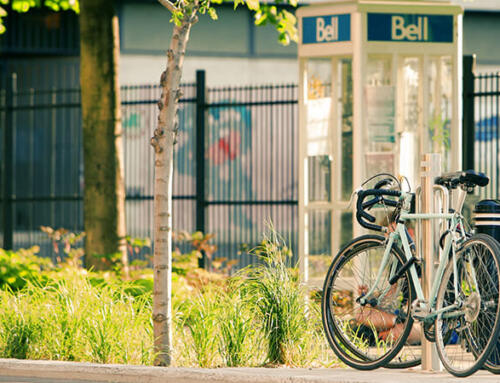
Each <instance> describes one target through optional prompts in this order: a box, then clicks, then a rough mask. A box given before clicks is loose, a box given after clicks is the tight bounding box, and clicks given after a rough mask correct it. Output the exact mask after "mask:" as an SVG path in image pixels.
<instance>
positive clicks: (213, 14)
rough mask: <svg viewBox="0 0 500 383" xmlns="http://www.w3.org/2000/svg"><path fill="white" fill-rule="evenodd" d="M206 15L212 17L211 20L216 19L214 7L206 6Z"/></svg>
mask: <svg viewBox="0 0 500 383" xmlns="http://www.w3.org/2000/svg"><path fill="white" fill-rule="evenodd" d="M208 15H209V16H210V17H211V18H212V20H217V19H218V18H219V17H218V16H217V12H216V11H215V9H214V8H208Z"/></svg>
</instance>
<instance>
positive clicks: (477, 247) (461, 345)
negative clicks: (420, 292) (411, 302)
mask: <svg viewBox="0 0 500 383" xmlns="http://www.w3.org/2000/svg"><path fill="white" fill-rule="evenodd" d="M499 255H500V248H499V246H498V244H497V243H496V242H495V240H494V239H493V238H491V237H489V236H487V235H484V234H478V235H474V236H472V237H471V238H470V239H468V240H467V241H466V242H464V244H463V245H462V246H461V248H460V249H459V250H458V251H457V255H456V258H457V262H456V266H457V278H456V280H457V292H458V294H457V293H455V283H454V282H455V275H454V272H453V262H452V261H450V262H449V264H448V266H447V267H446V270H445V272H444V275H443V279H442V281H441V285H440V287H439V290H438V295H437V298H436V310H440V309H443V308H446V307H449V306H450V305H453V304H458V308H457V309H455V310H451V311H448V312H445V313H443V314H442V315H440V316H438V317H437V319H436V324H435V328H436V347H437V351H438V354H439V357H440V359H441V362H442V363H443V365H444V367H445V368H446V369H447V370H448V371H449V372H450V373H451V374H453V375H455V376H459V377H465V376H469V375H471V374H473V373H474V372H476V371H477V370H478V369H479V368H481V367H482V366H483V364H484V362H485V361H486V359H487V358H488V356H489V355H490V352H491V350H492V349H493V347H494V346H495V345H496V341H497V339H498V334H499V331H500V321H499V309H500V305H499V291H500V284H499V283H500V282H499V279H498V275H499V272H500V266H499V265H500V263H499Z"/></svg>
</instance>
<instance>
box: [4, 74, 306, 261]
mask: <svg viewBox="0 0 500 383" xmlns="http://www.w3.org/2000/svg"><path fill="white" fill-rule="evenodd" d="M182 91H183V97H182V98H181V100H180V110H179V127H180V132H179V138H178V143H177V145H176V148H175V154H174V156H175V157H174V182H173V199H174V202H173V208H174V216H173V220H174V230H177V231H181V230H183V231H188V232H192V231H195V230H200V231H203V232H207V233H213V234H215V238H214V242H215V244H216V245H217V246H218V251H217V256H218V257H223V258H226V259H228V260H233V259H237V260H238V261H239V266H245V265H246V264H248V263H251V262H252V259H251V256H250V255H249V254H248V253H246V252H245V251H242V250H241V248H242V246H241V245H242V244H246V245H248V246H247V247H252V246H253V245H255V244H257V243H258V242H259V240H260V238H261V234H262V232H263V231H264V230H265V227H264V222H265V221H266V220H268V221H272V222H273V224H274V226H275V227H276V229H277V230H278V231H280V232H281V233H282V234H284V235H285V237H286V238H287V239H288V240H289V241H290V243H291V245H292V247H295V246H296V241H297V235H296V231H297V219H296V216H297V178H296V168H297V166H296V165H297V164H296V159H295V153H296V152H297V145H298V142H297V135H298V127H297V121H298V119H297V98H298V97H297V86H296V85H283V86H255V87H231V88H207V87H206V85H205V75H204V72H201V71H200V72H199V73H198V74H197V82H196V83H194V84H184V85H182ZM121 95H122V121H123V128H124V158H125V182H126V192H127V199H126V215H127V231H128V232H129V234H130V235H131V236H134V237H152V233H153V230H152V226H153V190H154V188H153V171H154V167H153V151H152V149H151V148H150V145H149V141H150V137H151V136H152V133H153V130H154V128H155V124H156V119H157V106H156V105H157V101H158V99H159V96H160V89H159V87H158V86H149V85H146V86H126V87H122V89H121ZM80 113H81V112H80V93H79V90H78V89H16V81H15V78H14V79H13V81H12V82H10V84H9V86H8V87H7V88H6V89H4V90H1V91H0V130H1V133H2V134H1V136H0V151H1V152H0V155H1V157H0V158H2V166H1V180H2V186H3V187H2V191H1V194H0V202H1V203H0V213H1V216H2V217H3V220H2V223H1V224H2V234H1V235H2V238H1V240H2V241H3V242H2V243H3V245H4V247H7V248H19V247H26V246H30V245H33V244H38V245H41V249H42V253H43V254H44V255H48V256H52V257H55V256H56V255H55V254H54V253H53V251H52V246H51V244H50V242H49V240H48V239H47V238H45V235H44V234H42V233H41V232H40V230H39V227H40V226H42V225H43V226H53V227H65V228H67V229H69V230H73V231H82V230H83V206H82V205H83V202H82V201H83V198H82V195H83V187H84V185H83V181H84V180H83V156H82V132H81V114H80Z"/></svg>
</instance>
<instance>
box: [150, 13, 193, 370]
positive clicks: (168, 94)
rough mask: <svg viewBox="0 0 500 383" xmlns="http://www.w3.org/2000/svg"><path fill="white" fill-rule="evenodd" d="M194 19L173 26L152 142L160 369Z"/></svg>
mask: <svg viewBox="0 0 500 383" xmlns="http://www.w3.org/2000/svg"><path fill="white" fill-rule="evenodd" d="M188 15H189V14H188ZM195 18H196V8H195V9H194V10H193V11H192V12H191V14H190V15H189V16H185V18H184V20H183V21H182V23H181V25H180V26H178V25H174V31H173V36H172V40H171V42H170V49H169V50H168V51H167V69H166V70H165V72H163V74H162V76H161V80H160V83H161V88H162V94H161V98H160V101H159V102H158V108H159V115H158V125H157V128H156V130H155V132H154V136H153V138H152V139H151V145H153V147H154V150H155V186H154V193H155V197H154V259H153V263H154V291H153V333H154V339H155V341H154V342H155V352H156V355H157V356H156V359H155V365H157V366H169V365H170V364H171V362H172V302H171V296H172V174H173V152H174V144H175V140H176V135H177V129H178V126H177V124H178V118H177V110H178V100H179V98H180V97H181V90H180V83H181V75H182V65H183V62H184V56H185V53H186V45H187V42H188V40H189V32H190V30H191V26H192V24H193V23H194V22H195Z"/></svg>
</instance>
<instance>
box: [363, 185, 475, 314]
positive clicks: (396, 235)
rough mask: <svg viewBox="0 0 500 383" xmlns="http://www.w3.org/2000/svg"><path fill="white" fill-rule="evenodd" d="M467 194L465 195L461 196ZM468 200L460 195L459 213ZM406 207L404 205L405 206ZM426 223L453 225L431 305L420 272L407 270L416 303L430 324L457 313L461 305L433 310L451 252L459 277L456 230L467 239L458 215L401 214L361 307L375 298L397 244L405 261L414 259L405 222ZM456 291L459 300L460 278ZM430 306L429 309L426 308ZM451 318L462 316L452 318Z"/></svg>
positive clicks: (433, 283)
mask: <svg viewBox="0 0 500 383" xmlns="http://www.w3.org/2000/svg"><path fill="white" fill-rule="evenodd" d="M464 193H466V192H465V191H462V194H464ZM405 198H408V197H407V194H406V193H403V194H402V196H401V199H402V200H403V201H404V199H405ZM464 199H465V195H460V198H459V203H458V204H459V207H460V209H458V211H461V208H462V205H463V201H464ZM403 205H404V204H403ZM423 219H441V220H442V219H446V220H447V222H450V226H449V228H450V233H449V235H447V236H446V240H445V245H444V251H443V256H442V257H441V259H440V260H439V266H438V268H437V270H436V272H435V275H434V278H433V281H432V287H431V292H430V294H429V300H428V302H426V303H425V297H424V292H423V289H422V285H421V283H420V280H419V277H418V273H417V268H416V266H415V264H412V265H411V266H410V268H409V269H408V270H409V272H410V278H411V280H412V281H413V285H414V287H415V292H416V295H417V300H419V301H420V302H422V303H423V304H424V305H423V308H425V309H427V310H428V315H426V316H425V317H424V318H423V320H424V321H427V320H431V319H433V318H435V317H436V316H437V315H440V314H442V313H444V312H446V311H451V310H454V309H457V308H458V305H456V304H453V305H450V306H447V307H444V308H442V309H440V310H438V311H436V310H434V308H435V305H436V298H437V293H438V289H439V285H440V283H441V280H442V278H443V275H444V272H445V269H446V266H447V265H448V262H449V261H450V257H449V254H450V251H452V258H451V261H452V262H453V265H454V266H453V273H454V275H457V264H456V252H455V246H454V244H453V242H454V238H453V233H454V232H455V229H456V228H457V225H458V224H459V223H460V224H461V227H460V230H461V237H462V238H463V237H464V236H465V231H464V228H463V223H462V221H463V219H462V216H461V215H460V214H459V213H431V214H422V213H409V212H408V211H407V210H404V209H403V210H402V213H401V215H400V218H399V220H398V223H397V225H396V229H395V230H394V231H393V232H391V233H390V234H389V237H388V240H387V244H386V247H385V251H384V255H383V257H382V261H381V265H380V269H379V270H378V273H377V276H376V279H375V283H374V284H373V286H372V288H371V289H370V290H369V291H368V292H367V293H366V295H364V296H363V297H361V298H360V303H361V304H366V303H367V302H368V300H369V299H370V298H372V295H373V293H374V292H375V290H376V289H377V287H378V284H379V283H380V280H381V279H382V273H383V271H384V269H385V267H386V266H387V263H388V262H389V259H390V252H391V249H392V247H393V246H394V243H395V242H400V243H401V244H402V246H403V252H404V255H405V261H406V262H408V261H410V259H411V258H412V257H413V255H412V252H411V250H410V243H409V241H408V237H407V234H406V233H407V231H406V226H405V222H406V221H408V220H423ZM395 272H396V270H395V265H393V266H392V267H391V271H390V273H391V275H390V277H391V276H393V275H394V274H395ZM473 278H474V279H475V275H473ZM454 284H455V286H454V289H455V297H456V296H458V294H457V291H458V286H457V278H454ZM389 289H390V287H388V288H387V289H386V291H384V292H383V293H382V294H381V296H379V297H377V300H379V299H380V298H381V297H383V296H384V295H385V294H386V293H387V292H388V291H389ZM427 305H428V306H427ZM451 315H460V312H457V313H454V314H451Z"/></svg>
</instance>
